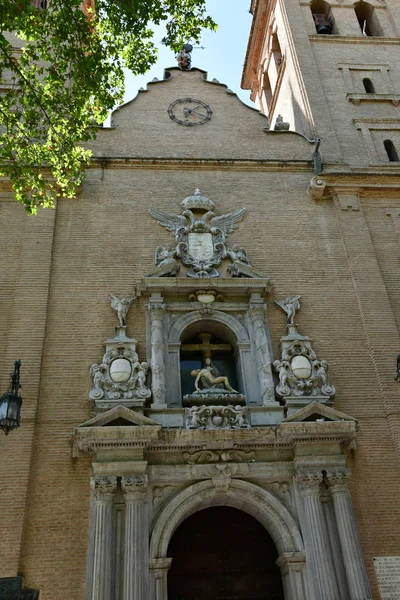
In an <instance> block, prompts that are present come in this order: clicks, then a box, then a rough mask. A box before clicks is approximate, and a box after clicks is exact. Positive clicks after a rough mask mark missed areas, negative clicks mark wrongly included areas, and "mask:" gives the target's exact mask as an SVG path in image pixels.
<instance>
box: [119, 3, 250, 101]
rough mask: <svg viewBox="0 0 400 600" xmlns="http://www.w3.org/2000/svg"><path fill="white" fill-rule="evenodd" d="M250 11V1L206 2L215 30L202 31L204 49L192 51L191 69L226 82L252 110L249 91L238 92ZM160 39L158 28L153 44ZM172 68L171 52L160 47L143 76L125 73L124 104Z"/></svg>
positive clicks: (174, 63)
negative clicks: (151, 64) (197, 69)
mask: <svg viewBox="0 0 400 600" xmlns="http://www.w3.org/2000/svg"><path fill="white" fill-rule="evenodd" d="M249 8H250V0H207V12H208V14H209V15H211V17H212V18H213V19H214V21H215V22H216V23H217V24H218V29H217V31H216V32H215V33H213V32H210V31H204V32H203V36H202V39H201V46H204V47H205V49H204V50H201V49H200V48H198V49H197V48H195V49H194V50H193V52H192V67H198V68H199V69H204V70H205V71H208V79H209V80H210V81H211V80H212V79H214V78H215V79H218V81H220V82H221V83H225V84H226V85H227V86H228V87H229V88H230V89H231V90H232V91H233V92H235V93H237V94H238V96H239V97H240V99H241V100H242V101H243V102H245V103H246V104H249V106H253V107H254V104H253V102H251V100H250V92H249V91H248V90H241V89H240V81H241V78H242V69H243V63H244V59H245V56H246V48H247V40H248V36H249V31H250V26H251V20H252V16H251V14H250V13H249ZM162 37H163V33H162V30H161V29H157V36H156V38H155V41H158V40H161V38H162ZM174 66H177V63H176V59H175V55H174V53H173V52H172V51H171V50H169V49H168V48H165V46H162V45H160V46H159V58H158V61H157V63H156V64H155V65H154V67H153V68H152V69H151V70H150V71H149V72H148V73H146V75H140V76H137V77H134V76H133V75H132V74H131V73H127V76H126V93H125V102H127V101H129V100H131V99H132V98H134V97H135V96H136V94H137V92H138V90H139V88H141V87H143V88H145V87H146V84H147V83H148V82H149V81H151V80H152V79H153V78H154V77H157V78H158V79H163V73H164V69H165V68H168V67H174Z"/></svg>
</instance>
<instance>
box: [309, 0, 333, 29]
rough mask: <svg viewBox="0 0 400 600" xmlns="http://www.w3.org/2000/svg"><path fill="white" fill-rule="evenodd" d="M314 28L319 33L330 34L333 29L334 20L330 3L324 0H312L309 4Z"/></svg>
mask: <svg viewBox="0 0 400 600" xmlns="http://www.w3.org/2000/svg"><path fill="white" fill-rule="evenodd" d="M310 8H311V14H312V17H313V21H314V25H315V30H316V32H317V33H318V34H319V35H331V34H332V33H337V32H336V31H335V22H334V19H333V16H332V11H331V7H330V5H329V4H328V3H327V2H325V0H313V1H312V2H311V5H310Z"/></svg>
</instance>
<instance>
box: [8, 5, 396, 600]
mask: <svg viewBox="0 0 400 600" xmlns="http://www.w3.org/2000/svg"><path fill="white" fill-rule="evenodd" d="M360 4H361V6H360ZM251 11H252V13H253V25H252V28H251V32H250V38H249V45H248V50H247V55H246V61H245V66H244V71H243V80H242V86H243V87H244V88H246V89H250V90H251V94H252V98H253V99H254V100H255V101H256V103H257V106H258V108H259V110H256V109H252V108H250V107H248V106H246V105H244V104H243V103H241V101H240V100H239V99H238V98H237V96H236V95H235V94H234V93H233V92H232V91H231V90H230V89H228V88H227V86H225V85H224V84H223V83H220V82H219V81H217V80H212V81H209V80H208V78H207V73H205V72H204V71H202V70H200V69H198V68H196V67H192V68H186V67H187V66H188V63H187V62H185V60H186V59H185V56H183V57H182V56H181V57H180V64H181V66H182V67H183V68H180V67H173V68H170V69H167V70H166V71H165V73H164V78H163V79H162V80H154V81H152V82H151V83H149V84H148V87H147V89H146V90H141V91H140V92H139V94H138V96H137V97H136V98H135V99H134V100H133V101H131V102H129V103H128V104H126V105H124V106H122V107H121V108H120V109H118V110H117V111H115V112H114V114H113V119H112V124H111V127H110V128H103V129H101V130H100V131H99V134H98V137H97V139H96V141H95V142H93V143H92V146H91V147H92V150H93V159H92V162H91V164H90V166H89V168H88V170H87V176H86V179H85V181H84V184H83V186H82V190H81V191H80V194H79V196H78V197H77V199H76V200H70V199H60V200H59V202H58V203H57V206H56V208H55V210H52V211H51V210H44V211H40V212H39V214H38V215H37V216H35V217H34V218H32V217H30V218H28V217H27V216H26V215H25V214H24V211H23V207H22V206H20V205H18V204H17V203H15V201H14V200H13V197H12V193H11V191H10V189H9V188H8V186H7V182H2V184H1V186H2V187H1V188H0V200H1V204H0V211H1V215H2V222H3V236H2V238H1V242H0V243H1V246H2V256H3V261H2V267H1V268H2V281H3V285H2V290H3V291H2V296H3V297H4V303H3V309H2V312H1V321H0V327H1V331H2V335H1V337H0V344H1V345H2V351H3V357H4V361H3V363H2V365H3V366H2V371H1V376H2V378H1V382H2V389H4V390H5V389H6V387H7V385H8V379H9V375H8V372H9V370H10V367H11V366H12V364H13V361H14V360H15V359H17V358H19V359H21V361H22V366H21V382H22V385H23V388H22V390H21V391H22V396H23V405H22V420H21V427H20V428H19V429H17V430H15V431H13V432H11V433H10V435H9V436H7V437H4V436H3V437H2V438H1V439H0V444H1V454H2V461H1V468H0V477H1V486H0V496H1V502H2V506H3V509H2V516H3V518H2V523H1V526H2V544H1V563H0V564H1V571H0V597H1V598H3V597H4V598H5V599H16V598H21V597H23V598H30V599H37V598H40V600H62V599H65V598H68V599H69V600H167V599H168V600H188V599H194V598H196V600H203V599H205V598H207V599H210V600H211V599H219V600H222V599H223V600H234V599H235V600H238V599H240V600H250V599H251V600H255V599H260V600H272V599H279V600H283V599H284V600H371V599H373V600H389V599H390V600H394V599H395V598H399V597H400V582H399V578H398V572H399V569H400V542H399V539H400V504H399V502H398V497H399V491H400V490H399V488H400V485H399V477H398V474H399V458H400V456H399V452H400V446H399V440H400V397H399V390H400V388H399V385H400V383H399V382H398V381H397V380H395V376H396V356H397V354H398V353H399V351H400V340H399V326H400V300H399V298H400V289H399V288H400V284H399V269H400V266H399V235H400V185H399V182H398V180H399V172H400V171H399V164H400V163H399V161H398V156H397V151H398V150H399V151H400V128H399V123H400V120H399V119H400V118H399V103H400V73H399V71H398V64H399V61H398V60H396V56H397V54H398V53H399V28H400V21H399V17H398V13H397V8H396V3H395V2H391V1H390V0H387V1H386V2H385V3H382V2H381V1H380V0H371V3H368V4H367V3H366V2H362V3H358V4H356V5H353V4H351V3H350V2H344V3H342V4H340V5H339V4H336V3H335V4H332V5H331V6H329V5H328V4H327V3H326V2H320V1H319V2H315V1H313V3H312V4H310V3H309V2H301V1H300V2H299V1H298V0H281V1H280V2H272V1H271V0H253V2H252V5H251ZM189 64H190V63H189ZM22 578H23V579H22Z"/></svg>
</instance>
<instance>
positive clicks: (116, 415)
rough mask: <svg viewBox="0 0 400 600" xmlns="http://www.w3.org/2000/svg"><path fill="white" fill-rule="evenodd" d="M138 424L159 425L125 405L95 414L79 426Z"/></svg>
mask: <svg viewBox="0 0 400 600" xmlns="http://www.w3.org/2000/svg"><path fill="white" fill-rule="evenodd" d="M140 425H147V426H148V425H159V423H156V422H155V421H152V420H151V419H148V418H147V417H145V416H144V415H142V414H140V413H138V412H135V411H134V410H131V409H130V408H126V406H114V407H113V408H110V410H107V411H106V412H103V413H101V414H99V415H96V416H95V417H93V418H92V419H89V421H85V423H82V424H81V425H78V428H79V427H111V426H125V427H126V426H128V427H129V426H136V427H137V426H140Z"/></svg>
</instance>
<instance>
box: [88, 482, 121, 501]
mask: <svg viewBox="0 0 400 600" xmlns="http://www.w3.org/2000/svg"><path fill="white" fill-rule="evenodd" d="M90 487H91V488H92V490H93V496H94V499H95V501H96V502H105V503H107V504H111V503H112V501H113V498H114V492H115V490H116V488H117V478H116V477H108V476H104V475H96V476H95V477H91V478H90Z"/></svg>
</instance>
